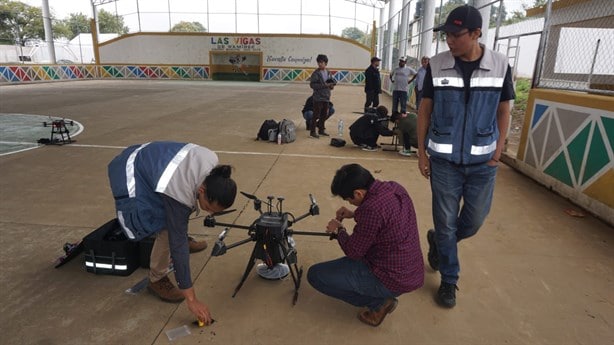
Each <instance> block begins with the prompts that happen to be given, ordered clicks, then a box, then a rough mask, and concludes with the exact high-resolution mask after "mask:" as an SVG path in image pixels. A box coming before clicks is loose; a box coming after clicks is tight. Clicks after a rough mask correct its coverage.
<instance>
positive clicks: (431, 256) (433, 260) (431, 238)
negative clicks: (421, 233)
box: [426, 229, 439, 271]
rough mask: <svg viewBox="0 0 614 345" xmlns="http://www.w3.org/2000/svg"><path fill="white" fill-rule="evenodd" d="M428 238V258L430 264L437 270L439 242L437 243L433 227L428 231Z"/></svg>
mask: <svg viewBox="0 0 614 345" xmlns="http://www.w3.org/2000/svg"><path fill="white" fill-rule="evenodd" d="M426 240H427V241H428V243H429V253H428V255H427V258H428V260H429V266H431V268H432V269H433V270H435V271H438V270H439V256H438V254H437V243H435V230H433V229H431V230H429V231H428V232H427V233H426Z"/></svg>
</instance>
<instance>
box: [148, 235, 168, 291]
mask: <svg viewBox="0 0 614 345" xmlns="http://www.w3.org/2000/svg"><path fill="white" fill-rule="evenodd" d="M170 265H171V249H170V247H169V244H168V231H166V230H162V231H160V232H159V233H157V234H156V240H155V241H154V244H153V248H152V249H151V255H150V257H149V280H150V281H151V282H152V283H155V282H157V281H158V280H160V279H162V278H164V277H165V276H166V275H168V273H169V272H168V268H169V267H170Z"/></svg>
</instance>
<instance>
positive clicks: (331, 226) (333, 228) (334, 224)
mask: <svg viewBox="0 0 614 345" xmlns="http://www.w3.org/2000/svg"><path fill="white" fill-rule="evenodd" d="M342 227H343V224H341V222H340V221H339V220H337V219H331V220H330V221H329V222H328V225H326V233H328V234H334V235H336V234H337V232H338V231H339V228H342Z"/></svg>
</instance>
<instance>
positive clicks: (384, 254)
mask: <svg viewBox="0 0 614 345" xmlns="http://www.w3.org/2000/svg"><path fill="white" fill-rule="evenodd" d="M331 192H332V193H333V195H335V196H339V197H341V198H343V200H346V201H347V202H349V203H350V204H351V205H354V206H357V207H356V209H355V210H354V211H352V210H350V209H348V208H346V207H341V208H340V209H338V210H337V212H336V219H331V221H330V222H328V225H327V227H326V232H328V233H331V234H332V235H333V236H334V237H336V238H337V241H338V242H339V246H340V247H341V249H342V250H343V252H344V253H345V255H346V256H344V257H341V258H339V259H336V260H332V261H327V262H322V263H319V264H315V265H313V266H312V267H310V268H309V271H308V273H307V279H308V280H309V283H310V284H311V285H312V286H313V287H314V288H315V289H316V290H318V291H320V292H322V293H323V294H325V295H328V296H331V297H334V298H338V299H340V300H342V301H345V302H347V303H350V304H352V305H355V306H357V307H366V308H364V310H362V311H361V312H360V313H359V314H358V319H359V320H360V321H362V322H364V323H366V324H368V325H371V326H374V327H377V326H379V325H380V324H381V323H382V321H384V318H385V317H386V315H387V314H390V313H392V312H393V311H394V309H395V308H396V306H397V304H398V300H397V297H398V296H400V295H401V294H403V293H407V292H410V291H414V290H416V289H418V288H420V287H421V286H422V285H423V283H424V262H423V260H422V251H421V250H420V240H419V236H418V227H417V224H416V213H415V211H414V205H413V203H412V201H411V198H410V197H409V195H408V194H407V191H406V190H405V188H403V187H402V186H401V185H400V184H398V183H396V182H394V181H379V180H375V178H374V177H373V175H371V173H370V172H369V171H368V170H367V169H365V168H363V167H362V166H360V165H358V164H348V165H344V166H342V167H341V169H339V170H337V173H336V174H335V177H334V179H333V182H332V184H331ZM346 218H353V219H354V221H355V222H356V225H355V226H354V229H353V230H352V232H351V234H349V233H348V231H347V230H346V228H345V227H344V226H343V223H342V221H343V219H346Z"/></svg>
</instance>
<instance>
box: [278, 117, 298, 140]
mask: <svg viewBox="0 0 614 345" xmlns="http://www.w3.org/2000/svg"><path fill="white" fill-rule="evenodd" d="M279 134H281V142H282V143H284V144H287V143H291V142H293V141H295V140H296V126H295V125H294V122H292V121H291V120H287V119H283V120H281V122H280V123H279Z"/></svg>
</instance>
